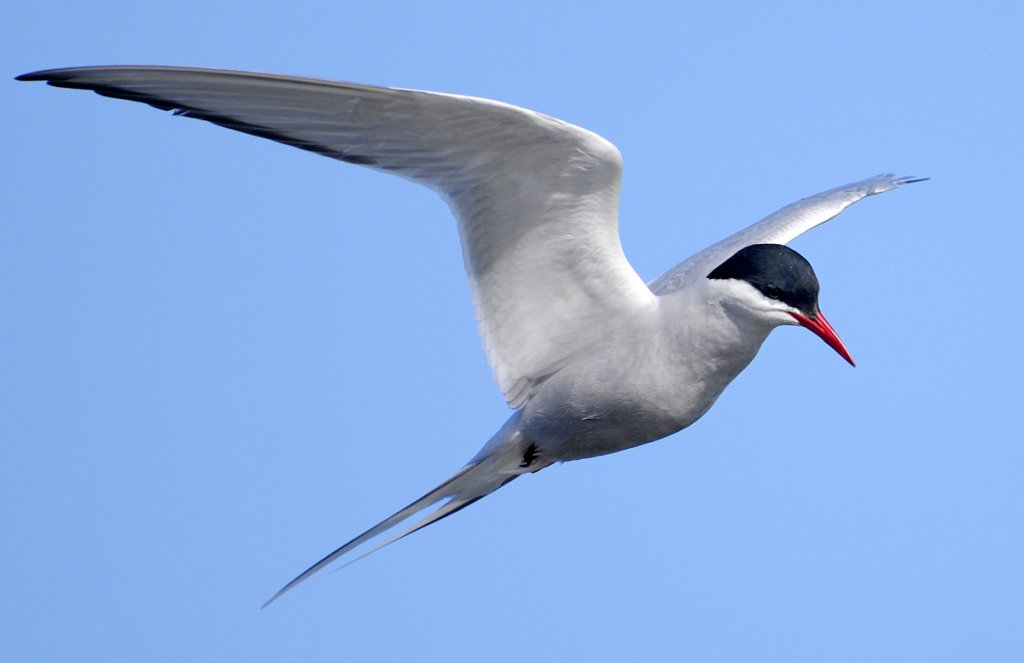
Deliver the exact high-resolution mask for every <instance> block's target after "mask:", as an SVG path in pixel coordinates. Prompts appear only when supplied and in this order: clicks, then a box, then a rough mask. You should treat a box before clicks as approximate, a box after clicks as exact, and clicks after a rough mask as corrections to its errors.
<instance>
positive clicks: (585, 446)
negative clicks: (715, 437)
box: [521, 316, 770, 461]
mask: <svg viewBox="0 0 1024 663" xmlns="http://www.w3.org/2000/svg"><path fill="white" fill-rule="evenodd" d="M768 331H770V330H768V329H756V330H752V329H747V328H743V327H742V326H738V325H736V324H735V323H734V322H733V321H731V320H728V319H726V318H719V317H710V316H704V317H702V318H700V319H699V320H698V321H697V322H693V321H690V322H687V321H686V320H685V319H684V320H681V321H680V322H679V323H678V324H675V325H674V326H670V327H669V328H654V329H650V328H648V329H643V330H641V331H639V332H627V333H622V334H620V335H618V336H617V337H613V338H610V339H609V342H608V343H607V344H606V345H605V346H604V347H601V348H600V349H598V350H597V351H595V352H592V353H590V354H589V355H588V356H586V357H583V358H581V359H580V360H579V361H577V362H575V363H574V364H572V365H570V366H567V367H565V368H564V369H562V370H561V371H559V372H558V373H556V374H554V375H553V376H551V377H550V378H549V379H548V380H547V381H546V382H545V383H544V384H543V385H542V387H541V388H540V389H539V390H538V391H537V392H536V393H535V394H534V397H533V398H531V400H530V401H529V402H528V403H527V404H526V406H525V407H524V408H523V416H522V421H521V430H523V432H524V433H525V434H526V435H527V436H528V437H529V438H530V439H532V440H535V441H536V442H537V444H538V446H539V447H540V448H541V450H542V452H543V453H544V454H545V455H546V456H547V457H549V458H551V459H552V460H557V461H565V460H576V459H580V458H588V457H592V456H599V455H603V454H608V453H612V452H615V451H621V450H623V449H627V448H630V447H634V446H638V445H641V444H646V443H647V442H653V441H654V440H658V439H660V438H663V437H666V436H668V435H671V434H673V433H675V432H677V431H679V430H682V429H683V428H686V427H687V426H689V425H690V424H692V423H693V422H695V421H696V420H697V419H699V418H700V417H701V416H703V415H704V413H705V412H707V411H708V409H709V408H710V407H711V406H712V405H713V404H714V403H715V401H716V400H717V399H718V397H719V396H720V395H721V393H722V391H723V390H724V389H725V388H726V386H728V384H729V383H730V382H731V381H732V380H733V378H735V377H736V376H737V375H738V374H739V373H740V372H741V371H742V370H743V369H744V368H745V367H746V366H747V365H748V364H749V363H750V361H751V360H752V359H753V358H754V356H755V355H756V354H757V351H758V349H759V348H760V346H761V343H762V342H763V341H764V339H765V338H766V337H767V334H768Z"/></svg>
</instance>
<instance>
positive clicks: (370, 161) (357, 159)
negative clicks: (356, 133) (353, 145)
mask: <svg viewBox="0 0 1024 663" xmlns="http://www.w3.org/2000/svg"><path fill="white" fill-rule="evenodd" d="M337 158H338V159H341V160H342V161H344V162H345V163H354V164H356V165H357V166H374V165H376V164H377V160H376V159H374V158H373V157H366V156H361V155H359V154H343V155H341V156H339V157H337Z"/></svg>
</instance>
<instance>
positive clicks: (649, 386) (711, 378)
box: [18, 66, 926, 605]
mask: <svg viewBox="0 0 1024 663" xmlns="http://www.w3.org/2000/svg"><path fill="white" fill-rule="evenodd" d="M18 79H19V80H23V81H46V82H47V83H49V84H50V85H53V86H57V87H65V88H75V89H83V90H92V91H94V92H97V93H99V94H101V95H104V96H107V97H114V98H117V99H127V100H130V101H139V102H143V103H146V104H149V105H151V106H154V107H156V108H158V109H161V110H168V111H173V112H174V114H175V115H180V116H182V117H190V118H195V119H199V120H206V121H208V122H212V123H214V124H217V125H220V126H222V127H226V128H228V129H234V130H236V131H241V132H244V133H248V134H252V135H254V136H259V137H261V138H269V139H270V140H274V141H277V142H280V143H284V144H286V145H292V146H294V147H298V148H301V149H304V150H309V151H311V152H316V153H318V154H322V155H324V156H327V157H331V158H333V159H338V160H340V161H345V162H348V163H352V164H357V165H360V166H366V167H368V168H372V169H375V170H380V171H382V172H385V173H393V174H395V175H399V176H401V177H404V178H406V179H408V180H412V181H413V182H418V183H420V184H423V185H426V186H428V187H430V188H431V189H433V190H435V191H436V192H438V193H439V194H440V195H441V197H442V198H444V200H445V201H446V202H447V203H448V205H449V206H450V207H451V210H452V213H453V214H454V215H455V218H456V219H457V220H458V226H459V236H460V238H461V241H462V251H463V257H464V260H465V266H466V272H467V275H468V277H469V286H470V289H471V291H472V296H473V303H474V305H475V307H476V316H477V320H478V323H479V329H480V335H481V337H482V338H483V345H484V349H485V351H486V353H487V359H488V362H489V363H490V365H491V368H492V370H493V372H494V377H495V380H496V381H497V383H498V386H499V388H500V389H501V391H502V393H503V394H504V396H505V400H506V401H507V402H508V405H509V407H510V408H512V410H513V413H512V415H511V416H510V417H509V419H508V420H507V421H506V422H505V423H504V425H502V426H501V428H499V429H498V431H497V432H496V433H495V434H494V436H493V437H491V439H490V440H488V441H487V443H486V444H484V445H483V448H481V449H480V451H479V452H478V453H477V454H476V455H475V456H473V457H472V458H471V459H470V460H469V462H468V463H467V464H466V465H465V466H463V467H462V468H461V469H460V470H458V471H457V472H456V473H455V474H454V475H452V476H451V477H450V478H449V479H447V480H446V481H444V482H443V483H441V484H440V485H439V486H438V487H436V488H434V489H433V490H431V491H430V492H428V493H427V494H426V495H424V496H423V497H421V498H419V499H418V500H416V501H414V502H412V503H411V504H409V505H408V506H406V507H405V508H403V509H400V510H399V511H397V512H396V513H395V514H393V515H391V516H389V517H388V518H386V519H384V520H383V521H381V522H380V523H378V524H376V525H374V526H373V527H371V528H370V529H368V530H367V531H365V532H363V533H362V534H360V535H359V536H357V537H355V538H354V539H352V540H351V541H349V542H348V543H346V544H344V545H343V546H341V547H339V548H338V549H336V550H334V551H333V552H331V553H330V554H328V555H327V556H325V557H324V558H323V559H321V560H320V561H318V562H317V563H316V564H314V565H313V566H311V567H310V568H308V569H307V570H305V571H303V572H302V573H301V574H299V575H298V576H297V577H296V578H295V579H293V580H292V581H291V582H289V583H288V584H287V585H285V586H284V587H283V588H281V589H280V590H279V591H278V592H277V593H276V594H274V596H272V597H271V598H270V600H268V601H267V603H266V604H264V605H269V604H270V603H271V602H273V601H274V600H276V599H277V598H278V597H280V596H281V595H282V594H284V593H285V592H287V591H288V590H289V589H291V588H293V587H294V586H295V585H297V584H299V583H300V582H302V581H303V580H305V579H306V578H308V577H309V576H311V575H312V574H314V573H315V572H317V571H319V570H320V569H322V568H324V567H325V566H327V565H328V564H330V563H332V562H334V561H335V560H337V559H339V558H340V557H342V556H344V555H346V554H348V553H349V552H351V551H353V550H354V549H355V548H357V547H358V546H360V545H362V544H364V543H367V542H368V541H370V540H371V539H374V538H376V537H378V536H379V535H381V534H382V533H384V532H385V531H386V530H389V529H390V528H392V527H394V526H395V525H398V524H399V523H401V522H402V521H404V520H406V519H407V518H409V517H410V516H413V515H414V514H416V513H419V512H421V511H423V510H425V509H428V508H429V507H432V506H434V505H436V504H438V503H439V502H443V504H441V505H440V506H439V507H438V508H436V509H435V510H434V511H432V512H430V513H429V514H428V515H427V516H426V517H424V518H423V519H422V520H420V521H419V522H417V523H416V524H415V525H413V526H412V527H409V528H408V529H405V530H404V531H401V532H400V533H399V534H398V535H397V536H394V537H393V538H390V539H387V540H385V541H384V543H382V544H380V545H379V546H378V547H376V548H373V549H372V550H370V552H373V551H375V550H379V549H380V548H382V547H384V546H386V545H388V544H389V543H392V542H394V541H397V540H398V539H401V538H402V537H404V536H407V535H409V534H411V533H412V532H415V531H416V530H419V529H422V528H423V527H426V526H427V525H430V524H431V523H435V522H437V521H439V520H441V519H442V518H444V517H446V516H449V515H451V514H453V513H455V512H456V511H458V510H460V509H463V508H465V507H467V506H469V505H470V504H472V503H473V502H476V501H477V500H479V499H481V498H483V497H485V496H487V495H489V494H490V493H492V492H494V491H495V490H497V489H498V488H501V487H502V486H504V485H505V484H507V483H509V482H510V481H512V480H513V479H515V478H516V477H519V476H521V475H523V474H526V473H528V472H537V471H539V470H542V469H544V468H545V467H548V466H549V465H552V464H554V463H558V462H565V461H570V460H579V459H582V458H590V457H593V456H600V455H603V454H608V453H612V452H616V451H622V450H624V449H629V448H630V447H635V446H638V445H641V444H646V443H648V442H653V441H654V440H658V439H660V438H663V437H665V436H667V435H671V434H672V433H675V432H677V431H679V430H682V429H683V428H686V427H687V426H689V425H690V424H692V423H693V422H695V421H696V420H697V419H699V418H700V417H701V416H702V415H703V414H704V413H705V412H707V411H708V409H709V408H710V407H711V406H712V405H713V404H714V402H715V400H716V399H717V398H718V397H719V395H721V393H722V391H723V390H724V389H725V387H726V386H727V385H728V384H729V383H730V382H731V381H732V380H733V378H735V377H736V376H737V375H738V374H739V373H740V372H741V371H742V370H743V369H744V368H746V366H747V365H748V364H749V363H750V361H751V360H752V359H753V358H754V355H756V354H757V351H758V350H759V349H760V347H761V344H762V343H763V342H764V340H765V339H766V338H767V337H768V334H769V333H770V332H771V331H772V330H773V329H774V328H776V327H778V326H781V325H800V326H803V327H805V328H807V329H809V330H810V331H812V332H813V333H815V334H816V335H817V336H819V337H820V338H821V339H822V340H823V341H825V343H827V344H828V345H829V346H831V347H832V348H833V349H834V350H835V351H836V352H837V353H839V355H840V356H842V357H843V359H845V360H846V361H848V362H849V363H850V364H853V359H852V358H851V356H850V353H849V352H847V350H846V347H845V346H844V345H843V343H842V341H841V340H840V339H839V336H838V335H837V334H836V332H835V331H834V330H833V329H832V326H831V325H830V324H829V322H828V320H826V319H825V316H824V315H823V314H822V313H821V311H820V310H819V309H818V280H817V278H816V277H815V275H814V270H813V269H812V268H811V265H810V263H808V262H807V260H806V259H804V258H803V256H801V255H800V254H798V253H797V252H796V251H793V250H792V249H790V248H788V247H786V246H785V245H786V244H787V243H788V242H789V241H790V240H792V239H793V238H795V237H797V236H798V235H800V234H802V233H803V232H805V231H807V230H810V229H811V228H813V227H814V226H817V225H819V224H821V223H824V222H826V221H828V220H829V219H831V218H832V217H834V216H836V215H837V214H839V213H840V212H841V211H842V210H843V209H845V208H846V207H847V206H849V205H852V204H853V203H855V202H857V201H858V200H861V199H862V198H865V197H867V196H870V195H874V194H877V193H882V192H885V191H889V190H891V189H894V188H896V187H898V186H900V185H903V184H908V183H911V182H918V181H921V180H922V179H926V178H913V177H896V176H893V175H878V176H876V177H871V178H868V179H864V180H861V181H858V182H853V183H851V184H847V185H844V186H840V187H837V188H835V189H830V190H829V191H825V192H823V193H819V194H817V195H813V196H810V197H808V198H804V199H802V200H799V201H797V202H795V203H792V204H790V205H787V206H786V207H783V208H782V209H780V210H778V211H777V212H775V213H774V214H771V215H770V216H768V217H766V218H765V219H763V220H761V221H759V222H757V223H755V224H753V225H752V226H750V227H748V228H746V229H744V230H740V231H739V232H737V233H735V234H733V235H730V236H729V237H727V238H725V239H723V240H722V241H720V242H718V243H716V244H713V245H712V246H709V247H708V248H706V249H704V250H702V251H699V252H698V253H696V254H694V255H693V256H691V257H689V258H687V259H686V260H684V261H683V262H681V263H679V264H678V265H676V266H675V267H673V268H671V269H669V270H668V271H667V272H665V273H664V274H662V275H661V276H659V277H658V278H656V279H654V280H653V281H651V282H650V283H644V282H643V280H642V279H641V278H640V277H639V276H638V275H637V273H636V272H635V271H634V270H633V268H632V267H631V266H630V264H629V262H628V261H627V260H626V257H625V255H624V254H623V252H622V246H621V244H620V242H619V234H618V207H619V184H620V180H621V175H622V157H621V155H620V154H619V151H618V150H617V149H616V148H615V146H614V145H612V144H611V143H609V142H608V141H607V140H605V139H603V138H601V137H600V136H598V135H597V134H594V133H592V132H590V131H587V130H585V129H582V128H580V127H577V126H575V125H572V124H569V123H567V122H563V121H561V120H558V119H556V118H553V117H549V116H547V115H543V114H541V113H537V112H534V111H531V110H527V109H525V108H519V107H516V106H512V105H509V104H505V103H501V102H498V101H492V100H489V99H481V98H475V97H467V96H459V95H453V94H442V93H437V92H426V91H421V90H407V89H396V88H384V87H373V86H369V85H359V84H354V83H342V82H333V81H325V80H316V79H310V78H298V77H292V76H280V75H270V74H259V73H250V72H242V71H226V70H215V69H196V68H184V67H151V66H113V67H74V68H68V69H51V70H46V71H38V72H34V73H29V74H24V75H22V76H19V77H18ZM366 554H369V553H366ZM357 559H358V558H357ZM353 561H354V560H353Z"/></svg>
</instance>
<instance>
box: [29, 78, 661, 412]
mask: <svg viewBox="0 0 1024 663" xmlns="http://www.w3.org/2000/svg"><path fill="white" fill-rule="evenodd" d="M19 79H21V80H42V81H46V82H48V83H49V84H50V85H55V86H58V87H67V88H78V89H85V90H92V91H94V92H97V93H99V94H101V95H105V96H108V97H115V98H119V99H128V100H131V101H139V102H143V103H147V104H149V105H151V106H154V107H156V108H159V109H162V110H173V111H174V112H175V113H176V114H178V115H181V116H184V117H191V118H196V119H200V120H206V121H209V122H212V123H214V124H218V125H220V126H223V127H227V128H228V129H234V130H236V131H242V132H245V133H249V134H253V135H255V136H260V137H262V138H269V139H271V140H275V141H278V142H281V143H285V144H287V145H292V146H294V147H298V148H301V149H304V150H310V151H312V152H316V153H318V154H322V155H324V156H328V157H331V158H334V159H340V160H341V161H345V162H348V163H354V164H358V165H361V166H367V167H370V168H374V169H377V170H380V171H383V172H388V173H393V174H396V175H399V176H401V177H404V178H406V179H409V180H412V181H415V182H418V183H421V184H424V185H427V186H429V187H431V188H433V189H434V190H436V191H438V192H439V193H440V194H441V195H442V197H444V198H445V200H447V202H448V203H449V205H450V207H451V209H452V211H453V212H454V214H455V216H456V218H457V219H458V223H459V231H460V237H461V240H462V248H463V256H464V258H465V263H466V270H467V272H468V275H469V282H470V287H471V289H472V293H473V302H474V304H475V306H476V313H477V320H478V321H479V326H480V332H481V335H482V337H483V343H484V348H485V350H486V351H487V356H488V360H489V362H490V364H491V368H492V369H493V371H494V375H495V378H496V380H497V382H498V384H499V386H500V388H501V390H502V392H503V393H504V395H505V398H506V400H507V401H508V403H509V404H510V405H511V406H512V407H519V406H521V405H523V404H524V403H525V402H526V401H527V400H528V398H529V396H530V394H531V393H532V389H533V387H534V385H535V384H537V383H538V382H539V381H541V380H543V379H544V378H545V377H546V376H547V375H550V374H551V373H553V372H554V371H557V370H558V369H559V368H560V367H562V366H564V365H565V364H566V363H567V362H569V361H571V360H572V359H573V357H574V356H576V355H577V354H579V353H582V352H585V351H586V349H587V348H588V347H589V346H590V345H591V344H592V343H595V342H597V341H599V340H600V339H601V338H602V337H603V336H604V334H605V332H606V331H607V324H608V321H611V320H615V319H620V318H621V317H624V316H630V315H633V314H635V313H637V312H638V311H639V310H640V309H644V308H647V307H653V306H655V305H656V299H655V297H654V295H652V294H651V292H650V290H649V289H648V288H647V287H646V286H645V285H644V283H643V281H642V280H641V279H640V277H639V276H638V275H637V274H636V272H635V271H634V270H633V268H632V267H631V266H630V265H629V263H628V262H627V261H626V258H625V256H624V255H623V252H622V247H621V245H620V243H619V235H618V204H619V182H620V178H621V173H622V159H621V156H620V155H619V152H618V150H617V149H616V148H615V146H614V145H612V144H611V143H609V142H608V141H606V140H604V139H603V138H601V137H600V136H598V135H596V134H594V133H591V132H589V131H586V130H584V129H581V128H579V127H576V126H574V125H572V124H568V123H566V122H562V121H560V120H557V119H555V118H551V117H548V116H545V115H542V114H540V113H535V112H533V111H529V110H526V109H522V108H517V107H515V106H511V105H508V104H503V103H499V102H496V101H490V100H487V99H478V98H473V97H464V96H457V95H449V94H439V93H433V92H423V91H417V90H400V89H392V88H380V87H371V86H367V85H357V84H351V83H337V82H331V81H322V80H315V79H307V78H295V77H290V76H275V75H267V74H256V73H248V72H238V71H223V70H212V69H192V68H177V67H80V68H72V69H53V70H49V71H40V72H35V73H31V74H26V75H24V76H20V77H19Z"/></svg>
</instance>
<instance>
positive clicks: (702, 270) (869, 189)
mask: <svg viewBox="0 0 1024 663" xmlns="http://www.w3.org/2000/svg"><path fill="white" fill-rule="evenodd" d="M925 179H928V178H926V177H922V178H918V177H896V176H895V175H889V174H886V175H876V176H875V177H869V178H868V179H866V180H861V181H859V182H853V183H852V184H846V185H844V186H840V187H836V188H835V189H829V190H828V191H824V192H822V193H819V194H817V195H814V196H810V197H808V198H803V199H801V200H798V201H796V202H795V203H791V204H789V205H786V206H785V207H783V208H782V209H780V210H779V211H777V212H775V213H774V214H772V215H771V216H769V217H767V218H765V219H762V220H761V221H758V222H757V223H755V224H754V225H752V226H750V227H748V228H745V229H743V230H741V231H739V232H738V233H735V234H733V235H730V236H729V237H726V238H725V239H723V240H722V241H721V242H718V243H716V244H712V245H711V246H709V247H708V248H706V249H704V250H703V251H701V252H700V253H697V254H695V255H693V256H690V257H689V258H687V259H686V260H684V261H683V262H681V263H679V264H678V265H676V266H675V267H673V268H672V269H670V270H668V271H667V272H665V273H664V274H662V275H661V276H659V277H658V278H656V279H654V280H653V281H651V282H650V283H648V284H647V285H648V287H649V288H650V289H651V291H652V292H654V293H655V294H657V295H664V294H666V293H669V292H673V291H675V290H679V289H680V288H685V287H686V286H688V285H690V284H692V283H694V282H695V281H697V280H699V279H702V278H704V277H706V276H707V275H708V274H709V273H710V272H711V271H712V270H714V268H715V267H718V266H719V265H720V264H722V263H723V262H725V260H727V259H728V258H730V257H732V255H733V254H734V253H736V252H737V251H739V250H740V249H742V248H743V247H745V246H750V245H751V244H788V243H789V242H790V241H791V240H793V239H794V238H796V237H798V236H799V235H802V234H803V233H805V232H807V231H808V230H810V229H811V228H813V227H814V226H817V225H820V224H822V223H825V222H826V221H828V220H830V219H831V218H832V217H834V216H836V215H837V214H839V213H840V212H842V211H843V210H844V209H846V208H847V207H849V206H850V205H852V204H854V203H855V202H857V201H858V200H861V199H863V198H866V197H868V196H873V195H875V194H876V193H884V192H885V191H890V190H892V189H895V188H896V187H898V186H900V185H902V184H910V183H911V182H920V181H922V180H925Z"/></svg>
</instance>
